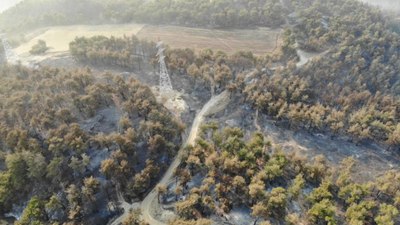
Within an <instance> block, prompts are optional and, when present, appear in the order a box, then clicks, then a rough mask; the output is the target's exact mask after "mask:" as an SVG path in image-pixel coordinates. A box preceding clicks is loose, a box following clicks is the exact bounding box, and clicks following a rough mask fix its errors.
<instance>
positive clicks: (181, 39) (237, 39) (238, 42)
mask: <svg viewBox="0 0 400 225" xmlns="http://www.w3.org/2000/svg"><path fill="white" fill-rule="evenodd" d="M280 33H281V29H269V28H257V29H245V30H243V29H242V30H218V29H200V28H187V27H179V26H151V25H146V26H145V27H144V28H143V29H142V30H141V31H140V32H138V34H137V36H138V37H139V38H143V39H148V40H151V41H155V42H157V41H160V40H162V41H163V42H164V43H166V44H168V45H169V46H171V47H172V48H191V49H194V50H196V51H198V50H201V49H207V48H210V49H213V50H215V51H217V50H222V51H224V52H226V53H229V54H232V53H235V52H237V51H252V52H253V54H255V55H264V54H266V53H268V52H272V51H273V50H274V49H275V48H276V45H277V43H279V35H280Z"/></svg>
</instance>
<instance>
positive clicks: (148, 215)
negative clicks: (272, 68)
mask: <svg viewBox="0 0 400 225" xmlns="http://www.w3.org/2000/svg"><path fill="white" fill-rule="evenodd" d="M228 98H229V93H228V92H227V91H224V92H222V93H221V94H219V95H217V96H214V97H211V99H210V100H209V101H208V102H207V103H206V104H205V105H204V106H203V108H202V109H201V111H200V112H199V113H198V114H197V115H196V118H195V119H194V121H193V124H192V127H191V129H190V133H189V136H188V137H187V139H186V143H185V144H184V145H192V144H194V142H195V140H196V137H197V134H198V132H199V128H200V125H201V124H202V122H203V121H204V118H205V117H206V116H207V115H211V114H214V113H217V112H219V111H221V110H222V109H224V108H225V107H226V105H227V104H228V102H229V101H228ZM182 154H183V152H182V151H180V152H179V153H178V155H177V156H176V158H175V160H174V161H173V162H172V164H171V165H170V167H169V168H168V170H167V172H166V173H165V174H164V177H163V178H162V179H161V181H160V182H159V184H160V185H165V186H167V185H168V182H169V181H170V180H171V178H172V177H173V173H174V170H175V169H176V168H177V167H178V166H179V164H180V162H181V157H182ZM156 198H157V191H156V190H155V189H153V190H152V191H151V192H150V193H149V194H148V195H147V196H146V198H145V199H144V200H143V202H142V207H141V208H142V214H143V219H144V220H145V221H147V222H148V223H149V224H151V225H165V223H163V222H161V221H158V220H157V219H155V218H154V217H153V216H152V212H153V210H154V206H153V204H156V203H157V201H155V199H156Z"/></svg>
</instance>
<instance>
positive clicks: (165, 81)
mask: <svg viewBox="0 0 400 225" xmlns="http://www.w3.org/2000/svg"><path fill="white" fill-rule="evenodd" d="M157 48H158V53H157V56H158V58H159V60H158V62H159V63H160V94H161V95H163V94H165V93H168V92H171V91H172V90H173V89H172V84H171V79H170V77H169V75H168V70H167V65H166V64H165V56H164V50H165V49H164V44H163V43H162V42H158V43H157Z"/></svg>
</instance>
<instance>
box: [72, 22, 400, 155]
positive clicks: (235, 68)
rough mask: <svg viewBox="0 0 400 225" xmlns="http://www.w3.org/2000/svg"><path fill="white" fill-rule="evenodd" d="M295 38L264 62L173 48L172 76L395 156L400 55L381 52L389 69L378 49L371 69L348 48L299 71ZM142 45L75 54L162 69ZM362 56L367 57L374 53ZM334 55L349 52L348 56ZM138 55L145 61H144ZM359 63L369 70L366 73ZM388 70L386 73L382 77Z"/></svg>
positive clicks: (81, 44) (91, 41) (102, 40)
mask: <svg viewBox="0 0 400 225" xmlns="http://www.w3.org/2000/svg"><path fill="white" fill-rule="evenodd" d="M296 34H297V33H295V32H292V31H290V30H287V31H286V32H285V33H284V36H283V39H284V42H283V44H282V46H281V47H280V49H278V51H276V52H274V53H273V54H272V55H267V56H265V57H256V56H254V55H253V54H252V53H251V52H237V53H235V54H233V55H227V54H225V53H224V52H221V51H218V52H216V53H214V52H213V51H212V50H210V49H208V50H207V49H206V50H202V51H201V52H199V53H195V52H194V51H193V50H190V49H169V48H168V49H167V51H166V62H167V64H168V68H169V70H170V72H171V73H172V74H176V75H177V76H189V77H190V79H191V80H192V82H193V85H194V86H195V87H196V86H206V87H207V88H208V87H210V89H214V90H216V91H217V92H221V91H223V90H225V89H226V90H229V91H230V92H232V93H240V94H241V95H242V96H243V97H244V98H245V101H246V102H248V103H249V104H252V105H253V106H254V108H255V109H257V110H260V112H263V113H265V114H266V115H268V116H270V117H271V118H273V119H274V120H276V121H277V122H278V123H280V124H282V125H283V126H288V127H289V128H291V129H306V130H308V131H310V132H314V133H315V132H327V133H328V134H330V135H331V136H332V137H334V136H349V137H350V138H351V139H352V140H353V141H354V142H356V143H359V142H365V141H375V142H379V143H382V144H386V145H387V146H388V148H390V149H393V150H396V149H397V148H398V147H399V146H400V135H399V134H400V124H399V118H400V111H399V109H400V99H399V91H400V89H399V87H400V86H399V85H400V80H399V77H398V74H397V73H396V72H395V71H396V70H398V69H399V68H398V65H399V63H396V62H399V58H398V50H395V49H393V48H392V49H393V50H392V51H396V54H394V53H395V52H393V54H391V52H390V49H387V50H385V49H384V46H383V47H382V52H384V53H385V54H387V55H391V60H392V61H391V62H392V63H390V62H386V61H382V60H383V58H384V56H378V55H374V54H375V53H374V52H373V51H374V49H371V50H370V51H371V53H370V55H371V56H370V57H371V58H367V59H368V60H370V62H369V63H370V64H371V65H367V62H366V59H365V58H364V57H363V55H361V54H358V57H359V58H358V59H357V58H356V57H357V54H356V53H353V52H350V53H348V51H352V50H354V51H357V50H356V49H361V48H362V47H361V46H355V47H354V48H353V47H344V46H343V47H338V48H337V49H336V48H333V50H331V52H330V53H329V54H328V55H329V56H325V57H323V58H320V59H316V60H313V61H311V62H310V63H309V64H307V65H306V66H304V67H302V68H297V67H296V65H295V62H296V60H297V59H298V56H297V55H296V51H295V46H294V45H295V41H294V39H295V35H296ZM367 35H369V33H366V34H365V36H367ZM387 35H388V36H385V37H380V38H398V36H397V35H394V34H387ZM360 38H362V37H360ZM371 41H372V40H371ZM140 43H141V41H138V40H137V38H136V37H134V36H133V37H130V38H129V37H125V38H113V37H111V38H107V37H101V36H100V37H93V38H83V37H82V38H77V39H76V40H75V41H74V42H72V43H71V44H70V50H71V54H72V55H73V56H74V57H75V58H76V59H77V60H79V61H82V62H86V63H91V64H102V65H109V66H120V67H123V68H127V69H132V70H135V69H139V70H140V64H143V63H146V62H147V63H150V64H151V65H153V66H156V63H157V58H156V57H155V52H154V49H155V48H149V47H148V45H149V43H147V42H144V43H143V44H140ZM357 43H359V45H365V44H366V42H361V41H358V42H357ZM367 43H368V42H367ZM383 44H384V43H383ZM151 45H153V46H154V45H155V44H154V43H153V44H150V46H151ZM135 46H136V47H135ZM376 47H378V46H376ZM345 48H346V49H348V50H345ZM146 49H148V50H146ZM362 49H364V50H363V52H364V54H367V49H368V48H366V46H365V47H363V48H362ZM335 50H336V51H340V52H341V51H344V53H342V54H344V56H343V57H342V56H341V55H340V52H335ZM138 52H140V53H139V55H143V56H146V57H142V56H139V57H137V56H136V55H138ZM347 54H349V55H351V56H354V57H347V59H348V61H346V55H347ZM396 55H397V56H396ZM365 57H366V56H365ZM341 58H342V59H341ZM350 59H351V60H350ZM360 62H363V63H364V68H362V69H361V68H360V65H359V64H358V63H360ZM277 63H280V64H282V63H284V64H285V65H287V66H285V67H280V68H278V69H275V70H273V69H271V67H272V66H271V65H273V64H277ZM332 65H334V66H332ZM275 67H276V66H275ZM391 67H392V68H391ZM154 68H155V67H154ZM252 68H266V69H265V70H264V72H262V71H258V72H256V73H255V74H256V78H255V79H257V82H251V83H249V82H248V81H246V75H247V73H248V71H249V70H250V69H252ZM383 68H385V69H386V70H385V71H386V72H385V71H381V72H380V69H383ZM389 71H393V72H389ZM321 80H324V82H321ZM211 86H212V87H211ZM324 87H329V88H328V89H326V88H324Z"/></svg>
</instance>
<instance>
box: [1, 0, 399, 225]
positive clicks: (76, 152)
mask: <svg viewBox="0 0 400 225" xmlns="http://www.w3.org/2000/svg"><path fill="white" fill-rule="evenodd" d="M128 22H143V23H149V24H175V25H184V26H192V27H207V28H225V29H228V28H229V29H231V28H236V29H240V28H244V27H246V28H248V27H260V26H261V27H281V28H282V33H281V35H280V37H279V38H280V39H279V46H278V47H277V49H276V50H275V51H274V52H272V53H268V54H266V55H262V56H256V55H254V54H253V53H252V52H244V51H238V52H236V53H234V54H227V53H224V52H222V51H215V50H213V49H202V50H198V51H195V50H192V49H174V48H170V47H168V46H166V50H165V56H166V58H165V60H166V64H167V67H168V71H169V72H170V75H171V77H172V78H174V79H178V80H179V79H182V80H183V79H187V80H189V81H190V87H192V88H193V89H194V90H199V89H202V90H206V91H210V92H211V93H210V95H211V96H214V95H217V94H220V93H222V92H224V91H227V92H228V93H229V96H230V98H231V100H232V101H231V102H234V103H236V104H237V107H238V108H239V106H240V107H242V106H243V107H248V108H249V112H251V113H255V112H257V115H258V114H259V113H260V115H262V116H264V117H265V118H267V119H268V120H271V121H273V123H274V124H276V125H277V126H280V127H284V128H286V129H288V130H294V131H296V130H301V131H304V132H308V133H311V134H324V135H327V136H329V137H330V138H331V139H339V138H341V139H344V140H348V141H351V142H354V143H356V144H357V145H368V144H371V145H372V144H377V145H379V146H383V147H384V148H385V149H387V150H389V151H390V152H392V153H398V152H399V150H400V76H399V71H400V36H399V35H400V34H399V33H396V32H395V31H396V30H394V26H393V21H392V20H391V19H390V18H388V17H386V16H385V15H384V14H382V12H381V11H380V10H379V9H377V8H372V7H370V6H368V5H366V4H364V3H361V2H359V1H355V0H282V1H279V0H257V1H255V0H235V1H231V0H214V1H208V0H197V1H195V0H187V1H177V0H157V1H155V0H154V1H145V0H133V1H127V0H118V1H111V0H104V1H103V0H84V1H78V0H68V1H67V0H41V1H35V0H25V1H23V2H21V3H19V4H18V5H16V6H15V7H14V8H11V9H10V10H8V11H6V12H5V13H2V14H0V27H1V28H2V29H4V30H5V31H7V32H20V31H22V30H23V31H28V30H30V29H34V28H39V27H44V26H53V25H68V24H82V23H83V24H103V23H128ZM2 49H3V48H0V55H3V54H2V51H3V50H2ZM36 49H39V50H41V51H38V52H37V53H38V54H40V53H42V50H47V46H46V45H45V43H43V42H38V45H37V46H36ZM301 51H307V52H312V53H315V54H316V55H317V56H316V57H314V58H312V59H311V60H309V61H307V63H306V64H304V65H300V64H299V62H300V61H301V58H302V56H301ZM35 52H36V51H35ZM35 52H34V53H35ZM156 54H157V49H156V43H154V42H150V41H147V40H140V39H139V38H137V37H136V36H134V35H126V36H124V37H118V38H117V37H105V36H94V37H76V39H75V40H74V41H73V42H71V43H70V55H71V58H72V59H73V60H75V62H76V63H77V65H83V66H88V67H84V68H80V69H76V70H67V69H60V68H53V67H47V66H40V67H38V68H34V69H33V68H26V67H24V66H21V65H7V64H1V65H0V215H3V214H6V213H10V212H12V211H17V208H18V206H22V208H23V210H22V213H21V216H20V218H19V220H18V221H16V222H15V224H21V225H25V224H26V225H28V224H35V225H39V224H107V222H109V221H110V219H111V218H113V217H114V218H115V217H118V215H120V214H121V213H122V212H121V211H120V210H119V209H118V202H119V198H120V196H122V197H123V198H124V199H126V200H127V202H129V203H132V202H140V201H141V200H143V199H144V198H145V197H146V196H147V194H148V193H149V192H150V191H151V190H152V189H153V188H155V190H156V192H157V197H158V199H157V200H158V203H159V204H161V206H163V205H167V206H171V204H173V211H174V212H175V213H176V215H177V218H176V220H174V221H170V222H169V223H170V224H171V225H211V224H212V220H213V219H215V220H217V221H220V220H224V217H225V218H226V215H227V214H229V213H230V212H232V211H233V210H234V209H237V208H238V207H239V206H243V207H245V208H247V209H249V215H250V216H251V219H252V221H251V223H252V224H254V225H257V224H258V225H269V224H287V225H298V224H316V225H335V224H338V225H339V224H349V225H359V224H367V225H395V224H399V223H400V220H399V218H400V217H399V215H400V214H399V210H400V174H399V172H398V171H397V170H390V171H387V172H386V173H384V174H379V175H378V174H373V176H372V177H370V179H369V180H359V179H357V177H356V175H355V174H357V171H355V170H354V167H355V165H356V164H357V160H356V159H355V158H352V157H350V158H346V159H344V160H343V161H342V162H341V163H340V165H339V166H338V167H334V166H332V165H330V163H329V162H328V160H327V159H325V158H324V157H323V156H316V157H314V158H311V159H307V158H305V157H304V156H301V155H299V154H296V153H287V152H285V151H284V149H283V148H282V147H281V146H279V145H276V144H274V143H272V142H271V141H269V140H268V139H267V138H266V136H268V133H261V132H257V131H256V132H254V130H255V129H256V128H254V127H252V128H248V127H235V126H227V127H224V126H223V124H224V122H225V121H214V122H209V123H206V124H203V126H202V127H201V130H200V132H199V134H198V137H197V139H196V142H195V144H193V145H188V146H184V145H183V143H184V131H185V129H186V128H187V127H188V126H190V124H189V123H188V124H184V123H182V122H181V121H179V120H178V119H176V118H175V116H174V115H173V114H172V113H171V112H169V111H168V110H167V109H166V108H165V107H164V106H163V105H162V104H161V103H160V102H158V101H157V100H156V96H155V95H154V94H153V92H152V90H151V89H150V87H149V86H147V85H146V84H143V83H140V82H139V81H137V80H135V79H132V78H129V77H126V76H125V77H124V76H122V75H115V74H113V73H109V72H104V73H99V72H94V71H93V70H91V69H89V67H94V68H96V67H99V68H104V67H106V68H111V69H115V68H116V69H123V71H129V72H137V73H138V74H140V75H143V74H144V75H143V76H145V75H146V74H150V73H151V72H155V71H157V70H158V69H159V68H158V58H157V55H156ZM2 57H3V56H2ZM1 61H2V60H1ZM191 110H192V111H193V112H192V113H195V112H196V109H191ZM248 116H249V117H251V115H250V114H249V115H248ZM211 120H212V119H211ZM252 120H255V119H254V118H252ZM256 122H257V121H256ZM258 130H259V129H258ZM328 139H329V138H328ZM348 144H351V143H348ZM179 150H180V151H181V152H183V157H182V160H181V162H180V164H179V166H178V169H176V170H175V171H174V180H173V181H172V183H171V185H169V186H163V185H157V184H158V182H159V180H160V178H161V176H162V175H163V174H164V172H165V171H166V169H167V168H168V166H169V165H170V164H171V162H172V160H173V159H174V157H175V156H176V155H177V153H178V151H179ZM327 151H329V150H327ZM332 154H335V153H334V152H332ZM396 166H397V165H396ZM396 168H397V167H395V169H396ZM214 222H215V221H214ZM221 223H222V222H221ZM132 224H134V225H137V224H140V225H145V224H147V222H146V221H143V220H142V217H141V212H140V210H135V211H132V212H130V213H129V216H128V217H127V218H126V220H125V221H123V225H132Z"/></svg>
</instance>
